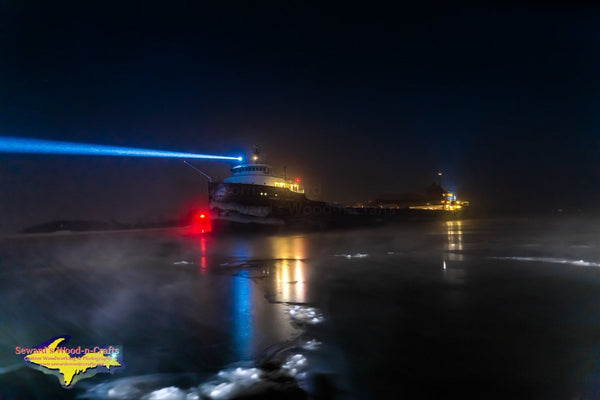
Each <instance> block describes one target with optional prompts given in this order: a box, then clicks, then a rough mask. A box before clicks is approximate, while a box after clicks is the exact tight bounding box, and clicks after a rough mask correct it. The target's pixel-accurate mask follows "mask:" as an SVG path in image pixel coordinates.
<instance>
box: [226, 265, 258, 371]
mask: <svg viewBox="0 0 600 400" xmlns="http://www.w3.org/2000/svg"><path fill="white" fill-rule="evenodd" d="M231 279H232V283H233V291H232V294H233V302H232V306H233V310H232V317H233V321H232V323H233V329H232V333H233V343H234V348H235V353H236V355H237V356H238V358H239V359H241V360H249V359H250V358H251V357H252V339H253V335H254V332H253V329H252V325H253V321H252V286H251V285H252V282H251V281H250V279H248V278H246V277H244V276H241V275H235V276H233V277H232V278H231Z"/></svg>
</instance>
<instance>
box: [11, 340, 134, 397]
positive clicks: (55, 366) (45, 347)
mask: <svg viewBox="0 0 600 400" xmlns="http://www.w3.org/2000/svg"><path fill="white" fill-rule="evenodd" d="M69 338H70V337H69V336H59V337H56V338H53V339H50V340H49V341H47V342H44V343H42V344H41V345H39V346H38V347H35V348H23V347H15V354H25V357H24V360H25V361H26V363H27V365H28V366H29V367H31V368H34V369H37V370H39V371H42V372H43V373H45V374H51V375H54V376H56V377H57V378H58V380H59V381H60V384H61V385H62V386H63V387H65V388H70V387H72V386H73V385H74V384H75V383H77V382H78V381H79V380H81V379H84V378H91V377H92V376H94V375H96V374H97V373H100V372H111V373H112V372H114V370H115V369H118V368H122V367H123V366H124V365H123V359H122V357H123V352H122V351H121V348H120V347H119V346H104V347H101V346H96V347H93V348H88V347H86V348H82V347H81V346H79V347H76V348H66V347H58V345H59V344H61V343H62V342H67V341H68V340H69Z"/></svg>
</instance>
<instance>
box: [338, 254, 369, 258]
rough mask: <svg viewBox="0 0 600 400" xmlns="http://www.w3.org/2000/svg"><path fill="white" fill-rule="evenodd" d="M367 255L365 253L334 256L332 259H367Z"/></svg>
mask: <svg viewBox="0 0 600 400" xmlns="http://www.w3.org/2000/svg"><path fill="white" fill-rule="evenodd" d="M368 256H369V255H368V254H365V253H356V254H334V257H345V258H365V257H368Z"/></svg>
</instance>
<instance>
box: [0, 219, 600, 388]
mask: <svg viewBox="0 0 600 400" xmlns="http://www.w3.org/2000/svg"><path fill="white" fill-rule="evenodd" d="M0 255H1V257H0V304H1V305H2V313H1V314H0V399H3V400H4V399H11V398H14V399H61V398H89V399H162V400H180V399H186V400H192V399H199V398H215V399H230V398H264V397H265V396H266V397H270V398H299V399H300V398H342V399H346V398H364V399H369V398H410V399H422V398H434V399H437V398H478V399H479V398H485V399H489V398H498V399H500V398H502V399H506V398H523V399H594V398H600V380H599V379H600V224H598V223H597V221H595V220H592V219H567V218H556V219H536V220H526V219H520V220H474V221H448V222H431V223H421V224H410V225H404V226H397V227H393V228H382V229H371V230H349V231H337V232H327V233H311V234H306V235H292V234H290V235H277V236H269V235H260V236H256V235H227V236H225V235H221V236H206V237H191V236H186V235H184V234H183V232H181V231H179V232H178V231H164V232H145V233H144V232H141V233H140V232H128V233H112V234H111V233H103V234H77V235H75V234H74V235H69V234H56V235H45V236H44V235H42V236H27V237H25V236H24V237H21V238H4V239H2V240H1V241H0ZM65 334H66V335H70V336H71V339H70V342H69V345H70V346H73V347H76V346H78V345H81V346H88V347H90V346H95V345H111V344H114V345H120V346H122V349H123V360H124V363H125V368H124V369H121V370H118V371H116V372H115V373H114V374H112V375H111V374H106V373H103V374H98V375H96V376H95V377H93V378H90V379H86V380H82V381H80V382H79V383H77V384H76V385H75V386H74V387H73V388H72V389H68V390H67V389H63V388H61V387H60V385H59V384H58V380H57V378H56V377H54V376H50V375H44V374H42V373H41V372H39V371H36V370H33V369H31V368H27V367H24V363H23V361H22V359H21V357H22V356H17V355H15V351H14V349H15V346H21V347H31V346H35V345H37V344H39V343H42V342H44V341H46V340H48V339H50V338H52V337H55V336H59V335H65Z"/></svg>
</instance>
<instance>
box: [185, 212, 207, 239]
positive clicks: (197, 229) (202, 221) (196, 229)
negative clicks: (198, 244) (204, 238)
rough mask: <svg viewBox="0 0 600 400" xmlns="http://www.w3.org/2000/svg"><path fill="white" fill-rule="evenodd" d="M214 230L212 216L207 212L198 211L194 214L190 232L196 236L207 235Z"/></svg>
mask: <svg viewBox="0 0 600 400" xmlns="http://www.w3.org/2000/svg"><path fill="white" fill-rule="evenodd" d="M211 230H212V226H211V223H210V215H209V214H208V213H207V212H206V211H198V212H197V213H196V214H194V217H193V218H192V222H191V224H190V232H191V233H194V234H198V233H206V232H210V231H211Z"/></svg>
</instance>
